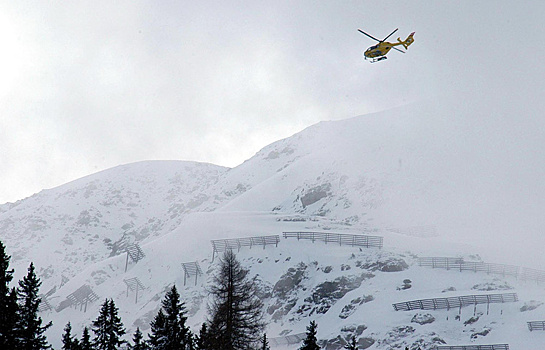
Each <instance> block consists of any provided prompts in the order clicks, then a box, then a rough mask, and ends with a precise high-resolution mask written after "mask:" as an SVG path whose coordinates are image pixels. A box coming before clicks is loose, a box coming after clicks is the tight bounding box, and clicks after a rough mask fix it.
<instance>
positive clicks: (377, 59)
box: [371, 56, 388, 63]
mask: <svg viewBox="0 0 545 350" xmlns="http://www.w3.org/2000/svg"><path fill="white" fill-rule="evenodd" d="M387 58H388V57H386V56H382V57H379V58H375V59H373V60H371V63H375V62H379V61H383V60H385V59H387Z"/></svg>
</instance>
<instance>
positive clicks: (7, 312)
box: [0, 241, 18, 349]
mask: <svg viewBox="0 0 545 350" xmlns="http://www.w3.org/2000/svg"><path fill="white" fill-rule="evenodd" d="M10 259H11V256H9V255H7V253H6V248H5V246H4V244H3V243H2V242H1V241H0V349H16V348H17V337H16V333H15V329H16V328H17V327H16V325H17V317H18V314H17V308H18V306H17V291H16V290H15V288H12V289H10V287H9V284H10V282H11V281H12V280H13V269H11V270H10V269H9V261H10Z"/></svg>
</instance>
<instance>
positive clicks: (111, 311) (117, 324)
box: [93, 299, 125, 350]
mask: <svg viewBox="0 0 545 350" xmlns="http://www.w3.org/2000/svg"><path fill="white" fill-rule="evenodd" d="M93 332H94V333H95V338H94V339H93V345H94V348H95V349H96V350H116V349H117V348H118V347H119V346H120V345H122V344H123V343H125V341H124V340H123V339H121V338H122V337H123V335H125V328H124V327H123V322H121V318H120V317H119V315H118V309H117V307H116V306H115V303H114V301H113V299H110V300H108V299H106V301H105V302H104V304H102V307H101V308H100V312H99V315H98V317H97V319H96V320H95V321H93Z"/></svg>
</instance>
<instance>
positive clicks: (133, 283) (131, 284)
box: [123, 277, 145, 304]
mask: <svg viewBox="0 0 545 350" xmlns="http://www.w3.org/2000/svg"><path fill="white" fill-rule="evenodd" d="M123 282H125V285H126V286H127V297H128V296H129V289H130V290H132V291H134V292H135V297H134V303H135V304H137V303H138V291H139V290H142V289H145V287H144V285H143V284H142V282H140V280H139V279H138V277H133V278H128V279H124V280H123Z"/></svg>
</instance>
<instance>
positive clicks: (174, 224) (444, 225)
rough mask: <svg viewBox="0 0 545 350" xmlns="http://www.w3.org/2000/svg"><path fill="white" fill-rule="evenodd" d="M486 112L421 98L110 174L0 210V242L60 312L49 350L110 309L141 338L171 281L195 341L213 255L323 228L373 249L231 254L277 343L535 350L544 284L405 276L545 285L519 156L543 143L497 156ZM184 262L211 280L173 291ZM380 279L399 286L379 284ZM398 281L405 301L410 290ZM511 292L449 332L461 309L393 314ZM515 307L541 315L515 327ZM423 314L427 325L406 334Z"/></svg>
mask: <svg viewBox="0 0 545 350" xmlns="http://www.w3.org/2000/svg"><path fill="white" fill-rule="evenodd" d="M493 113H495V111H490V110H488V109H486V108H482V106H481V107H479V106H471V105H469V104H467V103H466V104H460V103H457V102H449V103H446V102H445V101H428V102H426V103H422V104H418V105H411V106H405V107H402V108H398V109H394V110H390V111H386V112H382V113H378V114H373V115H368V116H362V117H357V118H352V119H347V120H343V121H336V122H322V123H319V124H316V125H314V126H312V127H309V128H307V129H305V130H303V131H302V132H300V133H298V134H295V135H293V136H292V137H290V138H287V139H284V140H280V141H277V142H275V143H273V144H271V145H269V146H267V147H265V148H264V149H262V150H260V151H259V152H257V153H256V155H255V156H254V157H252V158H250V159H249V160H247V161H246V162H244V163H243V164H241V165H240V166H238V167H235V168H232V169H227V168H224V167H218V166H215V165H211V164H202V163H195V162H181V161H168V162H167V161H152V162H140V163H135V164H127V165H123V166H119V167H116V168H113V169H110V170H107V171H103V172H100V173H97V174H94V175H90V176H88V177H85V178H82V179H79V180H76V181H73V182H71V183H68V184H66V185H63V186H60V187H57V188H54V189H50V190H44V191H42V192H40V193H38V194H36V195H34V196H32V197H29V198H26V199H23V200H21V201H18V202H16V203H6V204H3V205H0V239H1V240H2V241H3V242H4V243H5V244H6V246H7V249H8V253H9V254H10V255H12V264H11V265H12V266H13V267H14V268H15V269H16V278H21V277H22V276H23V275H24V274H25V273H26V268H27V266H28V264H29V262H30V261H34V262H35V265H36V266H37V271H38V273H39V276H40V278H41V279H42V281H43V285H42V288H41V292H42V293H44V294H45V295H47V300H48V301H49V303H50V304H51V305H52V306H53V307H54V308H56V310H53V311H48V312H44V313H43V315H42V316H43V318H44V319H46V320H49V319H51V320H53V322H54V326H53V327H52V328H51V329H50V331H49V332H48V337H49V340H50V342H51V343H52V344H54V346H55V347H59V344H60V335H61V333H62V329H63V327H64V325H65V324H66V323H67V322H68V321H71V322H72V325H73V328H74V330H75V331H76V332H78V330H80V329H81V328H82V327H83V326H84V325H89V324H90V323H91V321H92V320H93V319H95V318H96V316H97V314H98V309H99V306H100V304H101V302H102V301H103V300H104V299H105V298H114V300H115V302H116V305H117V306H118V307H119V309H120V313H121V316H122V318H123V321H124V323H125V326H126V327H127V329H128V331H129V333H132V332H133V331H134V330H135V329H136V327H137V326H139V327H141V329H143V330H144V331H145V330H146V329H147V327H149V321H150V320H151V319H152V318H153V317H154V316H155V314H156V312H157V310H158V308H159V303H160V300H161V298H162V297H163V295H164V292H165V290H166V289H167V288H168V286H169V285H172V284H173V283H175V284H176V285H177V286H178V287H179V288H180V289H181V291H182V296H183V298H184V300H185V301H186V303H187V307H188V310H189V312H190V315H191V316H190V318H189V321H190V323H191V325H192V326H193V330H195V331H197V330H198V328H199V326H200V323H201V322H202V321H203V320H204V319H205V317H206V301H207V293H206V285H207V283H208V281H209V280H210V277H211V275H212V273H213V270H214V264H212V263H211V259H212V246H211V244H210V240H212V239H225V238H238V237H252V236H263V235H281V234H282V232H283V231H320V232H325V231H328V232H340V233H351V234H370V235H378V236H383V237H384V248H383V249H382V250H376V249H361V250H360V248H354V247H346V246H338V245H335V244H331V243H330V244H327V245H326V244H324V243H319V242H316V243H311V242H308V241H297V240H295V239H284V238H281V242H280V244H279V245H278V247H267V248H266V249H261V248H259V247H253V248H252V249H249V248H242V249H241V250H240V252H239V253H238V256H239V258H240V259H241V260H242V261H243V264H244V265H245V266H246V267H247V268H249V269H250V270H251V273H252V275H259V277H258V280H259V285H260V287H261V291H262V293H263V294H262V297H263V300H264V301H265V304H266V308H267V310H266V317H267V320H268V321H269V326H268V329H267V332H268V336H269V337H270V338H275V337H281V336H285V335H288V334H297V333H301V332H304V331H305V328H306V326H307V325H308V323H309V322H310V320H313V319H314V320H316V321H317V323H318V336H319V338H320V339H322V340H324V341H325V340H327V341H329V344H330V347H332V348H333V347H334V346H336V345H335V344H337V345H339V344H340V343H342V341H340V340H335V338H336V337H337V336H339V335H340V336H341V337H344V338H347V337H349V336H351V335H352V334H356V335H357V336H358V337H359V338H360V339H361V342H362V343H361V344H362V346H363V345H364V344H367V345H369V344H372V345H370V347H369V348H370V349H389V348H397V347H401V348H404V346H406V345H410V344H418V343H419V342H420V343H422V344H427V345H425V347H428V346H429V344H431V343H435V344H439V343H441V342H442V341H444V342H447V343H448V344H468V343H475V344H479V343H480V344H487V343H509V344H510V345H511V348H512V349H530V348H539V344H545V332H541V333H540V332H532V333H530V332H529V331H528V329H527V328H526V321H530V320H545V312H544V310H545V309H544V307H543V306H540V305H541V303H542V302H544V301H545V295H544V294H545V287H544V286H543V285H542V284H536V283H535V282H533V283H531V282H521V281H517V280H516V279H513V278H511V277H507V278H503V277H501V276H493V275H490V276H489V275H486V274H484V275H483V274H480V273H469V272H464V273H459V272H455V271H443V270H432V269H428V268H423V267H419V266H418V265H417V263H416V261H417V260H416V258H417V257H418V256H445V257H446V256H452V257H465V258H467V259H468V260H479V259H482V260H483V261H485V262H493V263H504V264H516V265H522V266H527V267H532V268H535V269H541V270H545V256H544V255H543V254H542V247H543V246H544V245H545V239H544V238H543V235H542V234H541V229H542V227H544V226H543V224H544V223H543V216H542V215H541V212H540V208H542V207H543V204H545V203H543V202H544V201H545V191H544V185H543V183H542V181H541V180H540V177H539V176H538V175H539V174H541V173H542V170H543V169H542V167H543V166H544V164H533V165H531V164H529V163H528V159H527V155H526V154H525V153H524V152H525V151H526V150H528V149H529V145H534V146H535V143H536V142H538V140H536V139H534V138H527V139H524V140H522V141H520V142H519V143H517V144H514V143H509V144H506V143H505V140H506V138H505V135H503V134H496V133H494V131H495V127H494V124H491V123H487V122H486V121H491V120H493V119H495V118H496V116H495V115H492V114H493ZM477 116H478V117H479V118H477ZM525 142H527V143H525ZM133 243H137V244H139V245H140V246H141V248H142V250H143V252H144V253H145V257H144V258H143V259H142V260H141V261H139V262H138V263H136V264H135V263H130V264H129V265H128V269H127V271H126V272H125V265H126V258H127V255H126V253H125V248H126V246H127V245H129V244H133ZM194 261H197V262H198V263H199V265H200V266H201V268H202V270H203V271H204V272H205V275H204V276H201V277H199V278H198V283H197V286H194V285H193V282H194V281H193V280H192V279H191V282H188V283H187V286H185V287H184V286H183V281H184V275H183V271H182V265H181V264H182V263H185V262H194ZM388 264H393V265H395V266H400V267H401V268H400V270H401V271H397V272H386V271H381V269H382V268H381V266H389V265H388ZM386 270H388V269H387V268H386ZM133 277H137V278H138V279H139V280H140V281H141V282H142V283H143V285H144V286H145V289H144V290H143V291H140V292H139V297H138V303H136V304H135V298H134V292H131V291H130V292H129V296H128V297H127V290H126V285H125V282H124V280H126V279H129V278H133ZM406 279H409V280H411V288H406V289H404V288H403V281H404V280H406ZM82 285H89V286H90V287H91V288H92V290H93V291H94V292H95V293H96V294H97V295H98V296H99V298H100V299H99V301H97V302H94V303H91V304H89V305H88V306H87V311H86V312H83V311H80V309H79V308H77V309H74V308H69V307H68V308H65V307H63V306H64V305H65V304H63V303H62V302H63V301H64V300H65V299H66V297H67V296H68V295H69V294H71V293H73V292H74V291H75V290H77V289H78V288H79V287H81V286H82ZM328 288H329V289H330V290H329V289H328ZM505 288H509V289H505ZM482 289H490V291H489V292H485V291H483V290H482ZM504 289H505V290H504ZM505 291H507V292H512V291H515V292H517V293H518V295H519V298H520V301H519V302H517V303H512V304H504V305H496V304H494V305H491V306H490V310H489V312H488V313H487V310H486V306H482V305H481V306H477V308H476V310H474V308H473V307H466V308H463V309H462V313H461V317H460V319H459V320H457V319H456V315H457V314H458V310H450V311H445V310H437V311H431V312H430V311H422V312H401V311H395V310H394V309H393V307H392V303H395V302H401V301H408V300H412V299H421V298H434V297H444V296H460V295H470V294H482V293H501V292H505ZM524 305H534V306H537V308H536V309H534V310H531V311H524V312H521V311H520V309H521V307H523V306H524ZM481 313H482V315H481ZM416 314H419V315H417V316H416V317H415V315H416ZM428 314H429V315H428ZM430 315H431V316H433V318H434V321H433V322H431V323H424V322H422V323H424V324H420V323H417V322H412V320H413V317H414V320H415V321H416V320H431V319H432V318H431V316H430ZM474 316H475V318H476V316H479V318H478V320H476V321H475V322H473V323H471V324H470V323H468V324H467V325H464V322H465V321H468V320H469V319H470V318H471V317H474ZM344 338H343V339H344ZM296 347H297V346H296V345H292V346H290V347H288V348H296Z"/></svg>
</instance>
